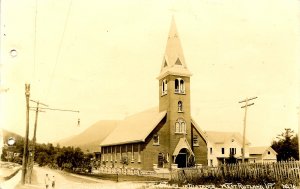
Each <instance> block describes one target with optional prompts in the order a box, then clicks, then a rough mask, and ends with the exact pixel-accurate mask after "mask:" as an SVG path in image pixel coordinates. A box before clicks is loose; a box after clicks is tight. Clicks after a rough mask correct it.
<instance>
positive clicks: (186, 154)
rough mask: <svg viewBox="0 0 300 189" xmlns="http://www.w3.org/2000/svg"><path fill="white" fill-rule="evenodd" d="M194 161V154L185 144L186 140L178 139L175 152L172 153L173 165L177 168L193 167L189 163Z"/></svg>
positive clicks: (186, 143)
mask: <svg viewBox="0 0 300 189" xmlns="http://www.w3.org/2000/svg"><path fill="white" fill-rule="evenodd" d="M193 160H194V153H193V151H192V149H191V147H190V145H189V143H188V142H187V140H186V138H184V137H183V138H180V140H179V142H178V144H177V146H176V147H175V150H174V152H173V162H174V164H173V165H177V168H184V167H189V166H193V165H191V162H193Z"/></svg>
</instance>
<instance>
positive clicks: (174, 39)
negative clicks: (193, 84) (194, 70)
mask: <svg viewBox="0 0 300 189" xmlns="http://www.w3.org/2000/svg"><path fill="white" fill-rule="evenodd" d="M169 74H170V75H180V76H191V73H190V71H189V70H188V68H187V66H186V63H185V59H184V56H183V51H182V47H181V43H180V39H179V35H178V32H177V29H176V24H175V20H174V17H173V18H172V23H171V27H170V31H169V35H168V41H167V46H166V50H165V54H164V58H163V62H162V66H161V71H160V74H159V76H158V79H160V78H163V77H165V76H166V75H169Z"/></svg>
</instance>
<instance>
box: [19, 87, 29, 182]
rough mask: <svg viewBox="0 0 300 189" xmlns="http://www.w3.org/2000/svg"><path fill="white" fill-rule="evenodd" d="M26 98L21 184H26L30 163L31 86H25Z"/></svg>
mask: <svg viewBox="0 0 300 189" xmlns="http://www.w3.org/2000/svg"><path fill="white" fill-rule="evenodd" d="M25 97H26V132H25V142H24V151H23V161H22V177H21V183H22V185H24V184H25V176H26V171H27V161H28V135H29V97H30V84H28V83H26V84H25Z"/></svg>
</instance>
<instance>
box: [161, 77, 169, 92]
mask: <svg viewBox="0 0 300 189" xmlns="http://www.w3.org/2000/svg"><path fill="white" fill-rule="evenodd" d="M167 91H168V82H167V80H166V79H164V80H163V81H162V83H161V93H162V94H161V95H165V94H167Z"/></svg>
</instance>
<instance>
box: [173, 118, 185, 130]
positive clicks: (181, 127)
mask: <svg viewBox="0 0 300 189" xmlns="http://www.w3.org/2000/svg"><path fill="white" fill-rule="evenodd" d="M175 133H186V123H185V121H184V120H183V119H182V118H179V119H177V120H176V122H175Z"/></svg>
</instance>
